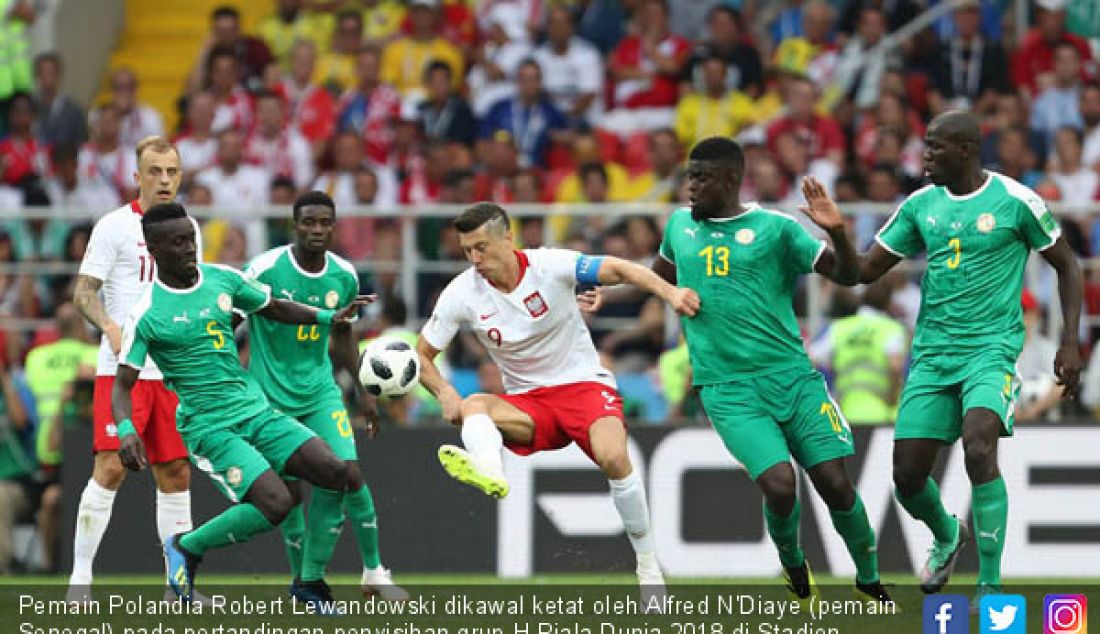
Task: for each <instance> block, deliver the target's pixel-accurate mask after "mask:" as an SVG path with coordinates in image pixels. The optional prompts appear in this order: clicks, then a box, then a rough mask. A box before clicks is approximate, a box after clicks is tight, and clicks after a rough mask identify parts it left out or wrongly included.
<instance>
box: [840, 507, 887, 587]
mask: <svg viewBox="0 0 1100 634" xmlns="http://www.w3.org/2000/svg"><path fill="white" fill-rule="evenodd" d="M829 517H831V518H832V519H833V527H835V528H836V532H838V533H840V536H841V537H842V538H844V545H846V546H847V547H848V553H849V554H851V556H852V561H853V562H855V564H856V581H858V582H860V583H872V582H874V581H878V550H877V549H876V547H875V531H874V529H873V528H871V522H870V521H868V520H867V510H866V509H865V508H863V500H862V499H860V497H859V495H858V494H857V495H856V503H855V504H853V505H852V508H850V509H848V510H847V511H834V510H832V509H829Z"/></svg>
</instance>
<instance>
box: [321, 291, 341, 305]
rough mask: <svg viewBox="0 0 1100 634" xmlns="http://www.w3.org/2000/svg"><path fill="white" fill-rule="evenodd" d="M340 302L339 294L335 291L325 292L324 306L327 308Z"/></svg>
mask: <svg viewBox="0 0 1100 634" xmlns="http://www.w3.org/2000/svg"><path fill="white" fill-rule="evenodd" d="M339 303H340V294H339V293H337V292H336V291H329V292H327V293H325V306H326V307H328V308H336V305H337V304H339Z"/></svg>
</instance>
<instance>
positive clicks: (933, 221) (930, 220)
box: [926, 216, 936, 227]
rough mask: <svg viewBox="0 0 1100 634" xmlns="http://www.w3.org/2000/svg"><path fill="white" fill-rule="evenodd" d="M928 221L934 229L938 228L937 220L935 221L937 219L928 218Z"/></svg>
mask: <svg viewBox="0 0 1100 634" xmlns="http://www.w3.org/2000/svg"><path fill="white" fill-rule="evenodd" d="M926 220H928V224H930V225H932V226H933V227H935V226H936V219H935V218H933V217H932V216H928V217H927V218H926Z"/></svg>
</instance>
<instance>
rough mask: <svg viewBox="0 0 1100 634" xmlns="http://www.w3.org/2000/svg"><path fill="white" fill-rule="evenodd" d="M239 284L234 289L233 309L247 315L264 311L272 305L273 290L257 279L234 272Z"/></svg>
mask: <svg viewBox="0 0 1100 634" xmlns="http://www.w3.org/2000/svg"><path fill="white" fill-rule="evenodd" d="M233 272H234V273H235V274H236V276H237V278H238V279H239V283H238V284H236V285H235V286H234V288H233V307H234V308H237V309H240V310H242V311H244V312H245V313H249V314H251V313H254V312H256V311H258V310H263V309H264V308H266V307H267V305H268V304H270V303H271V288H270V287H269V286H268V285H266V284H264V283H263V282H260V281H258V280H255V279H250V278H248V277H245V275H244V274H243V273H241V272H240V271H236V270H234V271H233Z"/></svg>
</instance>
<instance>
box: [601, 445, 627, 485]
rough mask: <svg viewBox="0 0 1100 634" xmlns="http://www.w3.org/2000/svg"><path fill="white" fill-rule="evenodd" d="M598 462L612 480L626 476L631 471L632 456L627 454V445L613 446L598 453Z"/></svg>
mask: <svg viewBox="0 0 1100 634" xmlns="http://www.w3.org/2000/svg"><path fill="white" fill-rule="evenodd" d="M596 464H598V465H599V466H600V470H602V471H603V472H604V474H605V475H606V476H607V477H608V478H609V479H612V480H620V479H622V478H625V477H626V476H628V475H630V472H631V465H630V456H629V455H628V454H627V452H626V447H625V446H623V447H613V448H611V449H606V450H603V451H601V452H599V453H597V454H596Z"/></svg>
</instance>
